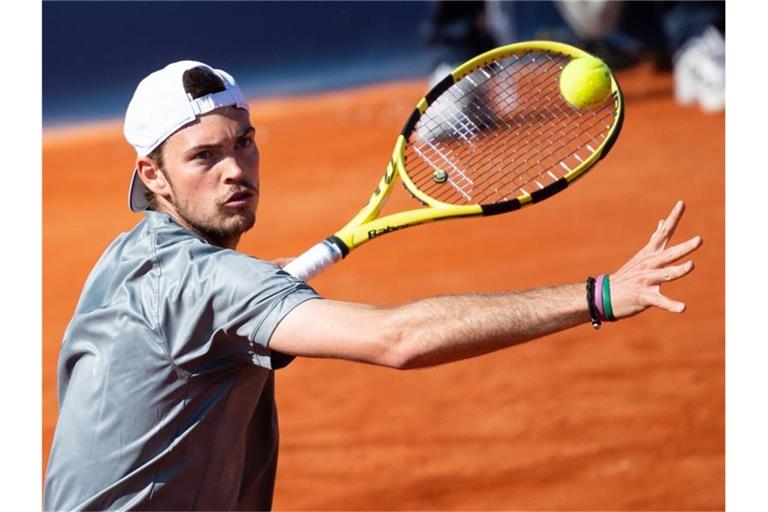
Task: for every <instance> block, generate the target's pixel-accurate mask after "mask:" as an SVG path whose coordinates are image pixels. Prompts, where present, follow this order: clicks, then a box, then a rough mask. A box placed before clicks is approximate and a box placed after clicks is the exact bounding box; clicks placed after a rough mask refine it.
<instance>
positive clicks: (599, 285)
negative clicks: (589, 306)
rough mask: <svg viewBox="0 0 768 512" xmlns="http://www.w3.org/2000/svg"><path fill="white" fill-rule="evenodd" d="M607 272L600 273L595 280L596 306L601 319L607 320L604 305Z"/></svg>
mask: <svg viewBox="0 0 768 512" xmlns="http://www.w3.org/2000/svg"><path fill="white" fill-rule="evenodd" d="M604 280H605V274H600V275H599V276H597V279H596V280H595V308H597V314H598V315H599V316H600V320H605V308H604V307H603V281H604Z"/></svg>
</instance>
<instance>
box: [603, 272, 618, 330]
mask: <svg viewBox="0 0 768 512" xmlns="http://www.w3.org/2000/svg"><path fill="white" fill-rule="evenodd" d="M603 308H604V310H605V319H606V320H608V321H609V322H615V321H616V317H615V316H613V304H611V281H610V279H609V277H608V275H606V276H605V279H603Z"/></svg>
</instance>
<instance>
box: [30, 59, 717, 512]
mask: <svg viewBox="0 0 768 512" xmlns="http://www.w3.org/2000/svg"><path fill="white" fill-rule="evenodd" d="M618 78H619V80H620V82H621V84H622V87H623V89H624V92H625V96H626V120H625V124H624V129H623V131H622V134H621V136H620V137H619V140H618V142H617V144H616V147H615V148H614V149H613V151H612V152H611V154H610V155H609V156H608V157H607V158H606V160H605V161H603V162H602V163H601V164H599V165H598V166H597V167H596V168H595V169H594V170H592V171H591V172H590V173H589V175H587V176H586V177H584V178H583V179H582V180H580V181H579V182H578V183H577V184H576V185H574V186H573V187H571V188H570V189H569V190H567V191H565V192H564V193H562V194H558V195H557V196H555V197H554V198H552V199H550V200H547V201H545V202H543V203H541V204H540V205H536V206H534V207H531V208H527V209H524V210H521V211H519V212H515V213H511V214H509V215H502V216H497V217H490V218H486V219H465V220H454V221H450V222H445V223H436V224H431V225H426V226H420V227H415V228H413V229H409V230H404V231H401V232H398V233H394V234H391V235H388V236H387V237H384V238H382V239H381V240H376V241H374V242H372V243H370V244H367V245H366V246H365V247H363V248H360V249H359V250H358V251H356V252H355V253H354V254H353V255H352V256H350V258H349V259H348V260H345V261H344V262H342V263H340V264H338V265H337V266H335V267H334V268H332V269H331V270H329V271H328V272H326V273H325V274H323V275H322V276H320V277H318V278H317V279H316V280H315V281H313V283H312V284H313V285H314V287H315V288H316V289H317V290H318V291H320V292H321V293H322V294H324V295H326V296H328V297H331V298H334V299H340V300H349V301H365V302H372V303H376V304H395V303H400V302H404V301H409V300H413V299H417V298H421V297H424V296H428V295H432V294H449V293H459V292H478V291H494V290H506V289H524V288H531V287H537V286H543V285H549V284H559V283H564V282H583V280H584V279H585V278H586V276H587V275H589V274H591V275H596V274H598V273H601V272H613V271H615V270H616V269H617V268H618V266H619V265H620V264H621V263H623V262H624V261H625V259H627V258H628V257H629V256H630V255H631V254H633V253H634V251H635V250H637V249H639V248H640V247H641V246H642V245H643V244H644V243H645V241H646V240H647V238H648V237H649V236H650V235H651V233H652V232H653V231H654V229H655V228H656V223H657V222H658V220H659V219H661V218H664V217H665V216H666V215H667V213H668V212H669V210H670V209H671V208H672V206H673V204H674V202H675V201H676V200H677V199H683V200H684V201H685V202H686V204H687V207H688V208H687V212H686V214H685V216H684V218H683V221H682V223H681V226H680V228H679V229H678V232H677V233H676V235H675V239H674V240H676V241H682V240H685V239H687V238H690V237H691V236H693V235H695V234H700V235H702V236H703V237H704V246H703V247H702V248H701V249H699V250H698V251H697V252H696V253H695V254H694V259H695V261H696V270H695V271H694V272H693V274H692V275H691V276H689V277H688V278H686V279H684V280H683V281H681V282H678V283H673V284H670V285H666V293H668V294H669V295H670V296H672V297H673V298H679V299H680V300H683V301H684V302H686V303H687V305H688V311H687V312H686V313H684V314H682V315H673V314H671V313H666V312H662V311H651V312H647V313H645V314H643V315H642V316H639V317H636V318H632V319H629V320H626V321H623V322H620V323H618V324H612V325H605V326H604V327H603V328H602V329H600V330H599V331H594V330H593V329H592V328H591V327H590V326H589V325H586V324H585V325H583V326H581V327H578V328H575V329H572V330H569V331H566V332H563V333H560V334H558V335H553V336H550V337H548V338H546V339H542V340H537V341H534V342H531V343H529V344H526V345H522V346H518V347H515V348H512V349H508V350H505V351H502V352H499V353H496V354H492V355H487V356H483V357H480V358H476V359H472V360H469V361H464V362H461V363H458V364H452V365H446V366H441V367H437V368H433V369H429V370H419V371H413V372H397V371H394V370H387V369H381V368H376V367H371V366H364V365H360V364H353V363H346V362H338V361H323V360H309V359H301V360H297V361H295V362H294V363H293V364H292V365H290V366H289V367H288V368H286V369H285V370H281V371H280V372H279V373H278V378H277V386H278V388H277V394H278V396H277V400H278V404H279V408H280V423H281V434H282V437H281V454H280V463H279V468H278V479H277V488H276V491H275V503H274V507H275V509H278V510H310V509H311V510H364V509H365V510H371V509H386V510H406V509H429V510H468V509H473V510H500V509H504V510H509V509H526V510H543V509H547V510H552V509H558V510H563V509H568V510H609V509H610V510H711V509H724V508H725V414H724V413H725V380H724V374H725V372H724V360H725V319H724V311H725V279H724V277H725V276H724V272H725V267H724V261H725V237H724V231H725V199H724V190H725V115H724V114H719V115H708V114H704V113H701V112H700V111H698V110H697V109H694V108H682V107H679V106H677V105H676V104H675V101H674V99H673V97H672V94H671V87H672V85H671V77H670V76H669V75H663V74H655V73H654V72H653V71H652V70H651V69H650V68H649V67H645V66H642V67H639V68H636V69H633V70H630V71H627V72H623V73H620V74H619V75H618ZM424 90H425V83H424V82H420V81H419V82H406V83H394V84H385V85H377V86H370V87H365V88H360V89H355V90H349V91H343V92H333V93H326V94H320V95H314V96H310V97H302V98H286V99H273V100H268V101H259V102H256V103H254V104H253V109H252V118H253V122H254V126H255V127H256V130H257V140H258V142H259V145H260V148H261V153H262V163H261V181H262V199H261V203H260V207H259V214H258V221H257V224H256V228H255V229H254V230H253V231H252V232H251V233H249V234H248V235H246V236H245V237H244V239H243V243H242V244H241V247H240V249H241V250H242V251H244V252H246V253H249V254H254V255H257V256H259V257H261V258H264V259H271V258H276V257H280V256H290V255H296V254H298V253H299V252H301V251H303V250H304V249H306V248H307V247H309V246H310V245H311V244H314V243H315V242H317V241H319V240H320V239H321V238H324V237H325V236H327V235H329V234H331V233H332V232H333V231H334V230H336V229H337V228H339V227H340V226H341V225H342V224H343V223H344V222H346V221H347V220H348V218H349V217H350V216H351V215H352V214H353V213H355V212H356V211H357V210H358V209H359V208H360V207H361V206H362V204H364V202H365V201H366V200H367V199H368V196H369V194H370V193H371V191H372V189H373V187H375V184H376V182H377V181H378V179H379V177H380V175H381V173H382V172H383V170H384V167H385V165H386V162H387V160H388V158H389V155H390V153H391V150H392V145H393V143H394V140H395V137H396V135H397V133H398V132H399V131H400V129H401V128H402V124H403V122H404V121H405V119H406V118H407V116H408V114H409V113H410V111H411V109H412V108H413V105H414V104H415V102H416V101H417V100H418V99H419V98H420V97H421V95H422V94H423V92H424ZM133 159H134V153H133V150H132V148H131V147H130V146H129V145H128V144H127V143H126V142H125V141H124V140H123V138H122V132H121V125H120V122H119V121H115V122H114V123H108V124H106V125H100V126H96V127H83V128H78V129H72V130H67V131H58V132H47V133H46V134H45V136H44V143H43V438H42V442H43V470H44V468H45V465H46V463H47V458H48V453H49V451H50V443H51V439H52V435H53V430H54V426H55V423H56V360H57V355H58V347H59V344H60V342H61V339H62V336H63V333H64V329H65V328H66V325H67V322H68V321H69V317H70V316H71V314H72V312H73V310H74V308H75V304H76V302H77V299H78V296H79V293H80V290H81V287H82V285H83V282H84V281H85V278H86V276H87V274H88V272H89V271H90V269H91V267H92V266H93V265H94V263H95V262H96V260H97V258H98V257H99V256H100V254H101V253H102V251H103V250H104V249H105V248H106V246H107V245H108V244H109V242H110V241H111V240H112V239H113V238H114V237H115V236H116V235H117V234H118V233H119V232H121V231H125V230H128V229H129V228H130V227H131V226H132V225H133V224H134V223H136V222H138V221H139V219H140V218H141V217H140V216H139V215H138V214H133V213H131V212H130V211H128V208H127V206H126V196H127V187H128V179H129V176H130V171H131V164H132V162H133ZM401 192H403V191H402V190H400V191H398V192H397V193H398V194H399V193H401ZM403 195H405V193H404V192H403ZM393 199H395V200H399V199H400V198H394V197H393ZM402 201H404V202H403V203H400V204H405V205H409V206H412V203H410V201H411V200H410V198H403V199H402Z"/></svg>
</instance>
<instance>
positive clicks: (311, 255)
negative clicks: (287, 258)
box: [283, 237, 349, 281]
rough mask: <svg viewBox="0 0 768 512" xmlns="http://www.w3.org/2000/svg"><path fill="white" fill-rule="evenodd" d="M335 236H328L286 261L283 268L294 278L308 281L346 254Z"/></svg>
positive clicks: (346, 251)
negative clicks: (288, 261) (291, 259)
mask: <svg viewBox="0 0 768 512" xmlns="http://www.w3.org/2000/svg"><path fill="white" fill-rule="evenodd" d="M337 240H338V239H337V238H336V237H329V238H326V239H325V240H323V241H322V242H320V243H319V244H317V245H315V246H313V247H311V248H310V249H309V250H308V251H306V252H305V253H303V254H301V255H300V256H298V257H297V258H296V259H294V260H293V261H291V262H290V263H288V264H287V265H286V266H285V267H283V270H285V271H286V272H288V273H289V274H291V275H292V276H293V277H295V278H296V279H300V280H302V281H308V280H309V279H312V278H313V277H315V276H316V275H317V274H319V273H320V272H322V271H323V270H325V269H326V268H328V267H330V266H331V265H333V264H334V263H336V262H337V261H339V260H341V259H342V258H343V257H344V256H346V255H347V253H348V252H349V250H348V249H347V250H344V249H346V247H340V246H339V243H343V242H340V241H337Z"/></svg>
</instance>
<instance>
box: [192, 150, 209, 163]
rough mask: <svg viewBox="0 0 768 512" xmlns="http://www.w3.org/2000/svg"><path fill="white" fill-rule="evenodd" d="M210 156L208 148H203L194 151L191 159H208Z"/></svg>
mask: <svg viewBox="0 0 768 512" xmlns="http://www.w3.org/2000/svg"><path fill="white" fill-rule="evenodd" d="M211 156H213V155H212V153H211V152H210V151H209V150H207V149H204V150H203V151H199V152H197V153H195V156H193V157H192V159H193V160H208V159H209V158H211Z"/></svg>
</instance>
